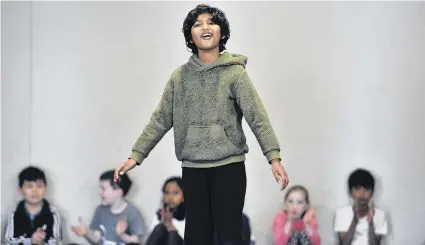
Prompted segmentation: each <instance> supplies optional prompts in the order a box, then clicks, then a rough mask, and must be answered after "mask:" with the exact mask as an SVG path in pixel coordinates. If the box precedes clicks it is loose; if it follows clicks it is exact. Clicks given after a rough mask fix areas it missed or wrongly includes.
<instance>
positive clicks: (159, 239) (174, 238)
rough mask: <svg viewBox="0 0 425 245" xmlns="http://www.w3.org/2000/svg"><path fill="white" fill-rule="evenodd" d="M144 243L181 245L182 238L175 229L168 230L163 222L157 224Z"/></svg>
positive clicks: (147, 244)
mask: <svg viewBox="0 0 425 245" xmlns="http://www.w3.org/2000/svg"><path fill="white" fill-rule="evenodd" d="M145 245H183V240H182V238H181V237H180V236H179V234H178V233H177V231H168V230H167V228H166V227H165V225H164V224H158V225H157V226H155V228H154V230H153V231H152V233H151V234H150V235H149V238H148V240H147V241H146V244H145Z"/></svg>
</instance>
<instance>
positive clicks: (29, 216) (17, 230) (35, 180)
mask: <svg viewBox="0 0 425 245" xmlns="http://www.w3.org/2000/svg"><path fill="white" fill-rule="evenodd" d="M19 190H20V192H21V194H22V196H23V198H24V200H22V201H21V202H19V204H18V206H17V207H16V209H15V211H14V212H13V213H12V214H11V215H10V216H9V219H8V221H7V225H6V234H5V240H6V244H23V245H27V244H28V245H30V244H37V245H38V244H52V245H53V244H60V243H61V242H62V241H61V240H62V227H61V220H60V216H59V213H58V212H57V210H56V209H55V208H54V207H53V206H51V205H50V204H49V202H48V201H47V200H46V199H45V194H46V192H47V181H46V176H45V174H44V172H43V171H42V170H40V169H39V168H36V167H33V166H30V167H27V168H25V169H23V170H22V171H21V173H20V174H19Z"/></svg>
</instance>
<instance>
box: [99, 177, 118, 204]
mask: <svg viewBox="0 0 425 245" xmlns="http://www.w3.org/2000/svg"><path fill="white" fill-rule="evenodd" d="M121 193H122V191H121V190H120V189H119V188H113V187H112V186H111V183H110V181H109V180H101V181H100V182H99V195H100V197H101V198H102V204H103V205H111V204H113V203H114V202H116V201H117V200H119V199H120V198H121V197H122V194H121Z"/></svg>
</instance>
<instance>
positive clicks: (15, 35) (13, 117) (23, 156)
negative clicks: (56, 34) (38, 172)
mask: <svg viewBox="0 0 425 245" xmlns="http://www.w3.org/2000/svg"><path fill="white" fill-rule="evenodd" d="M30 12H31V5H30V3H28V2H1V81H2V83H1V105H2V106H1V131H2V132H1V224H2V225H1V231H3V228H4V226H3V221H5V219H6V218H7V216H8V212H10V211H11V210H12V209H13V208H14V207H15V203H16V202H17V201H18V200H19V195H18V181H17V179H18V176H17V173H18V172H19V171H20V170H21V169H22V168H24V167H25V166H27V165H28V164H29V163H30V161H31V140H30V125H31V124H30V120H31V63H30V62H31V52H30V51H31V38H30V37H31V14H30Z"/></svg>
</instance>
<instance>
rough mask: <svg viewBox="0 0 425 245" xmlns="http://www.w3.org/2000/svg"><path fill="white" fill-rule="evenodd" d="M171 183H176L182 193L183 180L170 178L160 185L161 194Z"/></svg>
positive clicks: (175, 177) (174, 177)
mask: <svg viewBox="0 0 425 245" xmlns="http://www.w3.org/2000/svg"><path fill="white" fill-rule="evenodd" d="M172 182H174V183H176V184H177V185H178V186H179V187H180V189H181V190H182V191H183V179H182V178H181V177H179V176H172V177H170V178H168V179H166V180H165V182H164V184H163V185H162V192H165V188H167V185H168V184H169V183H172Z"/></svg>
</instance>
